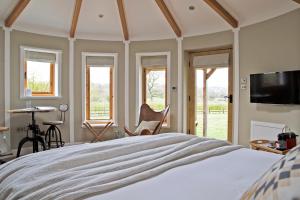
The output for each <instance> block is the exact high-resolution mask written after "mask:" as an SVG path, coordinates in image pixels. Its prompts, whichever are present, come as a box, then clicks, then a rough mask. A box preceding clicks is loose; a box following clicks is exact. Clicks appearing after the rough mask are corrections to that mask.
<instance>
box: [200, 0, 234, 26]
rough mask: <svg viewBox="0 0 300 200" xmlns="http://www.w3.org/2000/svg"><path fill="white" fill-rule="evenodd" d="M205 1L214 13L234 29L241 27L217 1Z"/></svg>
mask: <svg viewBox="0 0 300 200" xmlns="http://www.w3.org/2000/svg"><path fill="white" fill-rule="evenodd" d="M203 1H205V2H206V3H207V4H208V5H209V6H210V7H211V8H212V9H213V10H214V11H216V12H217V13H218V14H219V15H220V16H221V17H222V18H223V19H224V20H225V21H227V22H228V23H229V24H230V25H231V26H232V27H233V28H237V27H238V26H239V22H238V21H237V20H236V19H235V18H234V17H233V16H232V15H231V14H230V13H229V12H228V11H227V10H226V9H225V8H224V7H223V6H222V5H221V4H219V3H218V2H217V0H203Z"/></svg>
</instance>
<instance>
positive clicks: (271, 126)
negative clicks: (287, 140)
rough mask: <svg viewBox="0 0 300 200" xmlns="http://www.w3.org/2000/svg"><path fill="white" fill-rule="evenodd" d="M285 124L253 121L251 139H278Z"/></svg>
mask: <svg viewBox="0 0 300 200" xmlns="http://www.w3.org/2000/svg"><path fill="white" fill-rule="evenodd" d="M285 127H286V125H285V124H277V123H270V122H259V121H251V135H250V140H257V139H265V140H272V141H274V140H277V135H278V134H279V133H281V132H282V130H283V128H285Z"/></svg>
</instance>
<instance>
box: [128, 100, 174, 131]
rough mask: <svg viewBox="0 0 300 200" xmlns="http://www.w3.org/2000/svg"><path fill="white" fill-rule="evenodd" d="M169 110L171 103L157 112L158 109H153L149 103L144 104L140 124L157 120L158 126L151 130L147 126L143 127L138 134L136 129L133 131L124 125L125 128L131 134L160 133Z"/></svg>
mask: <svg viewBox="0 0 300 200" xmlns="http://www.w3.org/2000/svg"><path fill="white" fill-rule="evenodd" d="M169 110H170V106H169V105H168V106H167V107H166V108H165V109H164V110H162V111H160V112H156V111H154V110H152V109H151V108H150V106H149V105H148V104H143V105H142V106H141V109H140V117H139V124H138V126H140V125H141V123H142V122H157V125H156V127H154V128H153V130H150V129H147V128H146V129H142V130H141V131H140V134H137V133H136V131H135V132H131V131H130V130H128V129H127V128H126V127H124V130H125V132H126V133H127V134H128V135H129V136H136V135H155V134H159V132H160V130H161V127H162V125H163V123H164V121H165V119H166V117H167V115H168V112H169ZM138 129H139V127H138Z"/></svg>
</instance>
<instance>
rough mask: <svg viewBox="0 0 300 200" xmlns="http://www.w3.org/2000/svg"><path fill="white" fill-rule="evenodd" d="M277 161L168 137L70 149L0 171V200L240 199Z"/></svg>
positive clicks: (260, 154)
mask: <svg viewBox="0 0 300 200" xmlns="http://www.w3.org/2000/svg"><path fill="white" fill-rule="evenodd" d="M281 158H282V156H281V155H277V154H271V153H267V152H261V151H254V150H250V149H247V148H243V147H242V146H238V145H230V144H228V143H227V142H225V141H221V140H213V139H207V138H199V137H196V136H191V135H186V134H181V133H167V134H160V135H155V136H137V137H128V138H122V139H117V140H112V141H106V142H100V143H89V144H81V145H74V146H67V147H63V148H58V149H54V150H49V151H44V152H39V153H35V154H30V155H26V156H22V157H20V158H17V159H15V160H13V161H11V162H8V163H6V164H4V165H1V166H0V199H39V200H46V199H99V200H124V199H125V200H126V199H130V200H135V199H143V200H153V199H172V200H181V199H188V200H199V199H230V200H234V199H240V198H241V197H242V195H243V194H244V193H245V191H247V190H248V188H249V187H250V186H251V185H252V184H253V183H255V182H256V180H257V179H258V178H259V177H261V176H262V175H263V174H264V173H265V171H267V170H268V169H269V168H270V167H271V166H272V165H273V164H274V163H275V162H277V161H278V160H280V159H281Z"/></svg>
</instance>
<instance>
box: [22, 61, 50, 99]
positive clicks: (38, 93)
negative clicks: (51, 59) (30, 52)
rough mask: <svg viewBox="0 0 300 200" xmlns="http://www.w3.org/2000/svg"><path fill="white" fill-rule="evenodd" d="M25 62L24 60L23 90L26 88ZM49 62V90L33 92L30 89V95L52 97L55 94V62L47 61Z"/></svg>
mask: <svg viewBox="0 0 300 200" xmlns="http://www.w3.org/2000/svg"><path fill="white" fill-rule="evenodd" d="M27 62H28V61H24V90H26V89H27V81H28V79H27V77H28V74H27V68H28V66H27ZM49 64H50V91H49V92H35V91H32V97H41V96H50V97H53V96H55V64H53V63H49Z"/></svg>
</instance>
